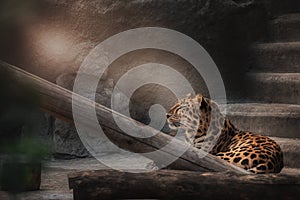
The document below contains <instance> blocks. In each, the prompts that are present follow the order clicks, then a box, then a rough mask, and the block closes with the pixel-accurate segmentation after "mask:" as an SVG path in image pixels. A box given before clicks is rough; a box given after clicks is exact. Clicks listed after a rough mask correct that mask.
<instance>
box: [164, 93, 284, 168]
mask: <svg viewBox="0 0 300 200" xmlns="http://www.w3.org/2000/svg"><path fill="white" fill-rule="evenodd" d="M167 121H168V124H169V127H170V128H171V129H173V130H178V129H183V130H184V132H185V137H186V140H187V142H189V143H190V144H192V145H193V146H195V147H197V148H201V149H202V150H204V151H207V152H210V153H211V154H213V155H215V156H217V157H219V158H221V159H223V160H226V161H228V162H229V163H231V164H234V165H236V166H238V167H241V168H243V169H245V170H248V171H250V172H253V173H257V174H261V173H279V172H280V171H281V169H282V168H283V154H282V151H281V149H280V146H279V145H278V144H277V143H276V142H275V141H274V140H272V139H270V138H268V137H266V136H263V135H258V134H253V133H251V132H245V131H240V130H238V129H236V128H235V127H234V125H233V124H232V123H231V122H230V121H229V119H227V118H225V117H224V116H223V115H222V113H221V112H220V110H219V107H218V105H217V104H216V103H215V102H214V101H212V100H210V99H208V98H205V97H203V96H202V95H200V94H198V95H196V96H195V97H194V98H191V97H187V98H184V99H182V100H179V101H178V102H177V103H176V104H175V105H174V106H173V107H172V108H171V109H170V111H169V112H168V113H167Z"/></svg>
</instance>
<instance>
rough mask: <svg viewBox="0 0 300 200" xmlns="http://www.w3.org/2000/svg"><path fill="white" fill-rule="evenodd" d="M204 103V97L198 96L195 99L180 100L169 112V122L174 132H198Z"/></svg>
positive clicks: (188, 97)
mask: <svg viewBox="0 0 300 200" xmlns="http://www.w3.org/2000/svg"><path fill="white" fill-rule="evenodd" d="M201 103H202V96H201V95H196V97H195V98H190V96H187V97H186V98H184V99H181V100H178V101H177V103H176V104H175V105H174V106H172V107H171V108H170V110H169V111H168V112H167V122H168V125H169V127H170V128H171V129H172V130H178V129H184V130H189V129H191V130H197V128H198V126H199V121H200V117H201V116H199V113H200V112H199V108H200V106H199V105H201Z"/></svg>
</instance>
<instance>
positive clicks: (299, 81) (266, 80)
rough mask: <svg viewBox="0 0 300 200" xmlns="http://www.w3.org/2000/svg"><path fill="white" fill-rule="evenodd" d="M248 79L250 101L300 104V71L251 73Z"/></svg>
mask: <svg viewBox="0 0 300 200" xmlns="http://www.w3.org/2000/svg"><path fill="white" fill-rule="evenodd" d="M247 80H248V83H249V84H248V89H249V91H248V92H247V93H248V94H247V98H248V100H250V101H254V102H265V103H287V104H300V73H249V74H247Z"/></svg>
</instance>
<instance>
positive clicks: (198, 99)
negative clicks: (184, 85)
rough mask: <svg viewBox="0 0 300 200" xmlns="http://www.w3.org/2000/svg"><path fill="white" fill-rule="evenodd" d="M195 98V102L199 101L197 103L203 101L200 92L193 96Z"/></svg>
mask: <svg viewBox="0 0 300 200" xmlns="http://www.w3.org/2000/svg"><path fill="white" fill-rule="evenodd" d="M195 99H196V100H197V102H198V103H199V105H200V104H201V103H202V101H203V96H202V95H201V94H197V95H196V96H195Z"/></svg>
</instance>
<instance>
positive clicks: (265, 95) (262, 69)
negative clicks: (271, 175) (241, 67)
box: [227, 13, 300, 168]
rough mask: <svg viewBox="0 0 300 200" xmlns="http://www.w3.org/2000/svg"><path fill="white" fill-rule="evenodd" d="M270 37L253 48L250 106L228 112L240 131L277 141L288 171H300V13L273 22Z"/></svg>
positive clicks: (247, 75) (231, 108)
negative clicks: (290, 169)
mask: <svg viewBox="0 0 300 200" xmlns="http://www.w3.org/2000/svg"><path fill="white" fill-rule="evenodd" d="M268 38H269V39H268V41H266V43H259V44H254V45H253V46H252V47H251V51H250V52H251V53H250V54H251V55H250V58H251V67H250V68H249V72H248V73H247V74H246V77H245V80H247V82H248V83H249V84H248V86H247V88H245V90H246V91H247V97H246V99H247V102H250V103H241V104H231V105H229V106H228V109H227V112H228V116H229V118H230V119H231V120H232V121H233V123H234V124H236V126H237V127H238V128H240V129H243V130H249V131H252V132H257V133H260V134H263V135H267V136H270V137H272V138H273V139H275V140H276V141H277V142H278V143H279V144H280V145H281V147H282V149H283V151H284V156H285V167H286V168H300V132H299V131H300V13H291V14H285V15H282V16H279V17H277V18H276V19H274V20H272V21H270V23H269V37H268Z"/></svg>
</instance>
